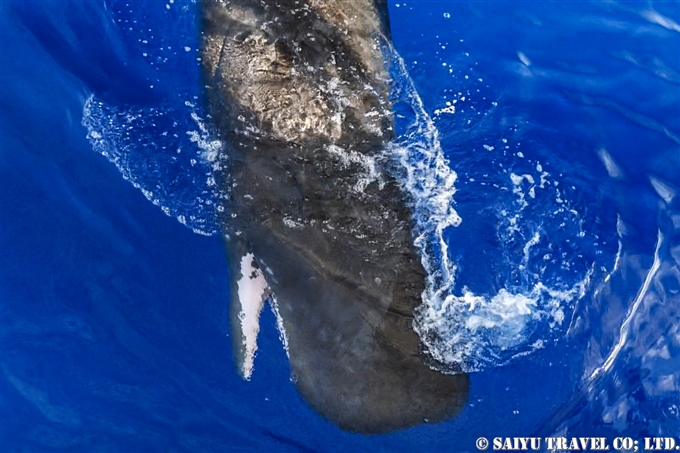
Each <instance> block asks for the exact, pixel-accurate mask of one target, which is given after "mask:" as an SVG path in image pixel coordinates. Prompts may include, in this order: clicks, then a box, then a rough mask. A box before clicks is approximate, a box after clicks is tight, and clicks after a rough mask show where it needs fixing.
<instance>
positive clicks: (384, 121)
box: [201, 0, 469, 433]
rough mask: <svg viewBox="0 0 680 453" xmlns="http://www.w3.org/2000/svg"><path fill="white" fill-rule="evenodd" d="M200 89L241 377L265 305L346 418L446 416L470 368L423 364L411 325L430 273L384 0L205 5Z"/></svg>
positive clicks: (317, 401)
mask: <svg viewBox="0 0 680 453" xmlns="http://www.w3.org/2000/svg"><path fill="white" fill-rule="evenodd" d="M202 10H203V18H202V20H203V24H202V33H203V35H202V48H201V59H202V64H203V71H204V80H205V90H206V100H207V104H208V107H209V111H210V115H211V118H212V121H213V123H214V125H215V127H216V129H217V130H218V131H219V133H220V135H221V137H222V138H223V140H224V142H225V143H226V144H227V150H226V153H225V154H226V160H225V162H226V171H225V172H224V175H223V177H222V184H223V185H224V187H225V189H226V192H227V193H228V200H227V201H226V202H225V213H226V214H225V219H224V224H225V233H226V235H227V236H228V239H227V241H226V244H227V253H228V261H229V264H230V273H231V277H232V281H233V282H232V285H231V305H230V311H231V319H232V336H233V338H234V350H235V356H236V359H237V362H238V366H239V369H240V371H241V374H242V375H243V376H244V377H245V378H249V377H250V375H251V373H252V369H253V360H254V355H255V351H256V348H257V343H256V337H257V332H258V330H259V325H258V321H257V320H258V316H259V313H260V311H261V310H262V306H263V304H264V303H265V300H266V299H269V300H270V301H272V302H273V303H274V306H275V307H276V311H277V313H278V317H279V319H280V323H281V330H282V332H283V333H284V337H285V338H284V340H285V342H286V343H287V350H288V354H289V359H290V365H291V372H292V378H293V381H294V382H295V385H296V387H297V389H298V391H299V392H300V393H301V395H302V396H303V398H304V399H305V400H306V401H307V402H308V403H309V404H310V406H312V407H313V408H314V409H315V410H316V411H317V412H318V413H319V414H321V415H322V416H323V417H325V418H326V419H328V420H330V421H331V422H333V423H335V424H336V425H338V426H339V427H340V428H343V429H346V430H350V431H354V432H359V433H382V432H388V431H391V430H395V429H403V428H407V427H410V426H414V425H417V424H420V423H423V422H437V421H442V420H445V419H448V418H450V417H453V416H455V415H456V414H458V413H459V412H460V410H461V408H462V407H463V406H464V404H465V402H466V400H467V394H468V388H469V378H468V376H467V375H466V374H456V375H450V374H442V373H440V372H437V371H434V370H432V369H430V368H429V367H428V366H427V365H426V364H425V363H424V360H423V355H422V354H421V352H420V340H419V338H418V336H417V334H416V333H415V331H414V330H413V326H412V324H413V311H414V308H415V307H417V306H418V305H419V304H420V303H421V301H422V293H423V291H424V289H425V277H426V276H425V270H424V268H423V266H422V264H421V261H420V257H419V254H418V251H417V250H416V248H415V246H414V245H413V237H412V230H413V225H414V224H413V222H414V221H413V217H412V215H411V213H410V210H409V203H410V200H409V198H408V195H407V194H406V193H405V192H404V191H403V190H402V187H401V185H400V183H399V181H398V180H397V178H396V177H395V176H393V172H391V171H390V165H391V164H390V162H389V159H385V158H384V155H385V153H384V151H385V146H386V144H387V143H389V142H390V140H392V139H393V138H394V136H395V132H394V123H393V114H392V111H391V106H390V102H389V93H390V78H389V74H388V70H387V68H386V66H385V63H384V57H383V54H382V52H381V42H386V41H388V40H389V39H390V38H391V37H390V31H389V17H388V14H387V4H386V0H352V1H349V0H347V1H344V0H222V1H219V0H205V1H204V2H203V6H202Z"/></svg>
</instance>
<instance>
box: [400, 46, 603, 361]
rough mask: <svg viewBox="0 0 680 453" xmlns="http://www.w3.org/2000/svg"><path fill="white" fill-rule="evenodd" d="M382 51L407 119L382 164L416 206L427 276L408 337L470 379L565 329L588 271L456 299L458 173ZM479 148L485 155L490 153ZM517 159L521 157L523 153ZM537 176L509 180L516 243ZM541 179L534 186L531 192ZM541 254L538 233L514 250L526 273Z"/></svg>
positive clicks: (406, 82)
mask: <svg viewBox="0 0 680 453" xmlns="http://www.w3.org/2000/svg"><path fill="white" fill-rule="evenodd" d="M387 47H388V50H387V54H388V55H389V56H390V57H391V60H390V62H391V63H392V70H393V72H395V73H396V75H395V83H396V85H397V86H396V88H395V92H396V94H395V95H394V98H395V99H394V101H393V102H394V103H395V105H396V106H397V107H405V108H401V109H400V110H399V111H400V112H402V111H407V112H408V113H409V114H411V115H412V119H411V117H408V118H409V119H410V120H411V124H409V126H408V127H407V130H406V131H405V133H403V134H402V136H401V137H399V138H398V139H397V140H396V141H395V143H394V144H393V145H392V147H390V149H389V152H390V155H389V156H388V157H391V158H392V159H396V160H397V161H398V162H399V163H400V164H401V168H403V177H402V180H403V184H404V187H405V189H406V190H407V191H408V192H409V193H410V194H411V196H412V199H413V200H414V206H413V212H414V217H415V219H416V227H415V234H416V238H415V245H416V246H417V247H418V248H419V250H420V252H421V257H422V263H423V266H424V268H425V270H426V272H427V282H426V289H425V292H424V293H423V303H422V304H421V305H420V306H419V307H418V308H417V310H416V313H415V321H414V329H415V330H416V332H417V333H418V335H419V337H420V339H421V341H422V344H423V346H424V349H425V352H426V353H427V354H428V355H429V356H430V357H431V358H432V359H434V362H433V363H432V364H431V366H433V367H434V368H436V369H439V370H440V371H445V372H460V371H464V372H470V371H477V370H481V369H483V368H485V367H488V366H500V365H503V364H506V363H509V362H510V361H512V360H514V359H516V358H518V357H521V356H525V355H527V354H531V353H533V351H535V350H537V349H540V348H543V347H545V344H546V343H547V342H548V341H550V340H552V338H553V336H554V335H557V333H553V331H554V332H561V331H563V330H564V329H565V327H564V324H565V321H566V319H567V312H568V306H569V304H571V303H573V302H574V301H575V300H577V299H579V298H581V297H582V296H583V295H584V294H585V290H586V287H587V286H588V284H589V279H590V275H591V273H592V268H591V269H590V270H588V271H587V272H585V275H581V277H580V278H579V279H576V281H575V282H573V281H572V283H568V284H567V283H562V284H559V283H556V282H555V283H554V284H553V285H552V287H548V286H546V285H545V284H543V282H542V281H541V280H540V275H541V274H540V273H538V274H536V275H533V274H532V275H531V280H532V281H533V283H532V284H530V285H529V286H520V287H517V288H514V289H512V288H509V287H507V288H500V289H499V290H498V291H497V292H496V294H491V295H481V294H475V293H474V292H472V291H471V290H469V289H468V288H464V289H463V291H462V293H461V294H459V295H456V294H454V287H455V277H456V271H457V269H456V265H455V263H454V262H453V260H452V259H451V258H450V257H449V253H448V244H447V242H446V240H445V235H446V234H445V232H446V231H447V230H448V229H449V228H451V227H456V226H458V225H460V223H461V218H460V216H459V215H458V213H457V212H456V211H455V209H454V207H453V203H454V195H455V193H456V188H455V182H456V173H455V172H454V171H453V170H452V169H451V168H450V167H449V165H448V162H447V160H446V159H445V157H444V152H443V150H442V148H441V145H440V141H439V133H438V131H437V129H436V127H435V125H434V124H433V122H432V119H431V118H430V117H429V115H428V114H427V112H426V111H425V109H424V107H423V104H422V101H421V99H420V97H419V96H418V93H417V92H416V90H415V88H414V86H413V82H412V81H411V79H410V77H409V76H408V74H407V72H406V68H405V65H404V63H403V60H402V59H401V58H400V57H399V56H398V55H396V53H395V52H394V51H393V49H391V48H389V46H387ZM461 100H462V99H461ZM407 108H408V109H410V111H409V110H407ZM437 112H438V113H441V112H439V111H437ZM503 143H507V139H504V140H503ZM483 145H486V146H484V147H485V149H487V150H493V149H494V148H493V147H492V146H491V145H488V144H483ZM517 156H518V157H524V155H523V154H522V153H521V152H518V153H517ZM535 169H536V171H537V172H538V175H537V177H536V178H535V177H534V176H533V175H532V174H529V173H521V174H519V173H509V177H510V181H509V182H510V183H511V187H510V188H511V190H512V192H513V193H514V194H515V195H516V196H517V201H518V205H519V207H513V208H512V209H513V212H514V214H506V216H503V218H506V219H507V221H508V224H507V226H508V230H507V231H505V232H503V234H504V235H509V236H513V235H514V236H516V239H517V238H522V237H524V235H525V234H527V233H529V232H527V231H525V229H526V228H525V227H524V226H523V225H520V220H521V215H520V214H521V213H522V211H523V210H524V209H525V208H526V207H527V206H529V200H531V202H532V203H537V202H539V200H538V196H537V195H538V194H537V192H536V190H537V189H538V188H546V187H547V184H546V183H547V182H548V177H549V175H550V174H549V173H548V172H547V171H545V170H544V168H543V165H541V164H540V163H536V164H535ZM539 177H540V186H537V184H536V181H537V180H538V178H539ZM550 187H552V186H550ZM554 190H555V191H557V189H554ZM547 193H548V192H546V194H547ZM525 194H526V195H528V198H526V196H525ZM544 198H545V196H544ZM533 199H536V201H534V200H533ZM558 214H559V215H563V216H564V217H565V218H566V217H568V216H572V215H573V216H576V217H578V213H577V212H575V211H574V212H570V211H567V210H565V209H562V208H560V209H559V210H557V212H555V213H554V216H557V215H558ZM513 221H514V224H513ZM576 225H579V223H578V222H576ZM577 237H578V236H577ZM539 247H540V249H539V250H537V251H536V253H537V254H538V256H540V257H542V256H544V255H545V254H546V253H545V251H544V250H548V249H549V247H550V244H546V245H544V244H543V243H542V236H541V234H540V233H539V232H538V231H537V230H535V231H533V232H530V233H529V235H528V238H527V239H524V246H521V245H520V250H521V252H522V253H521V255H519V257H518V258H519V259H521V260H522V263H523V265H524V267H525V268H527V267H528V265H529V261H530V260H529V257H530V256H529V255H530V253H532V254H533V250H534V248H539ZM541 263H545V260H541ZM562 264H564V263H562ZM543 266H544V267H545V266H546V265H545V264H543ZM524 272H525V273H528V270H525V271H524ZM546 330H547V332H546Z"/></svg>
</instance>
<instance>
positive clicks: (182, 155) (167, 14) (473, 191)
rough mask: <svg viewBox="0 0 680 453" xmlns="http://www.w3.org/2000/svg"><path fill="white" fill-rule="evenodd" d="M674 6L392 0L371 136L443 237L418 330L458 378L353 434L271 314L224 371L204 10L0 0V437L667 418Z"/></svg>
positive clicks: (290, 435)
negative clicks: (332, 418)
mask: <svg viewBox="0 0 680 453" xmlns="http://www.w3.org/2000/svg"><path fill="white" fill-rule="evenodd" d="M679 6H680V4H679V3H678V2H663V1H651V2H644V3H642V2H614V1H607V2H585V1H584V2H547V1H542V2H458V1H440V2H431V1H428V2H424V1H419V2H409V1H407V2H405V3H401V2H395V1H391V2H390V5H389V7H390V19H391V26H392V34H393V41H394V49H393V50H389V51H386V53H387V54H388V59H389V60H390V61H389V63H390V64H391V68H392V70H393V75H394V78H395V93H394V104H395V113H396V115H397V121H398V127H399V132H400V137H399V138H398V140H397V141H396V143H394V144H393V147H392V148H390V149H391V150H392V151H393V153H394V154H395V156H401V157H400V158H401V159H402V161H403V164H404V168H406V169H407V170H408V171H406V172H405V173H406V175H407V176H405V178H404V184H405V186H406V187H407V189H408V190H410V191H411V192H412V193H413V194H414V195H415V198H416V206H415V207H414V212H415V213H416V216H417V217H418V221H419V225H420V226H421V232H422V234H423V241H424V242H427V243H428V244H430V245H432V244H433V246H432V247H431V248H428V250H434V251H433V252H432V256H430V257H429V259H430V260H429V261H428V263H430V264H431V266H432V267H431V269H430V270H431V280H430V282H429V283H430V284H429V286H428V294H427V297H426V302H425V303H424V304H423V306H422V307H421V310H420V316H419V318H418V322H417V326H416V328H417V329H418V331H419V333H421V334H423V336H424V337H425V338H427V339H428V341H427V342H426V344H425V348H426V350H427V352H428V354H429V355H430V356H431V357H432V358H433V360H434V362H433V366H438V367H440V369H444V370H446V369H447V365H450V364H451V363H458V362H460V361H463V363H464V364H465V366H466V368H467V369H469V370H470V371H471V374H470V377H471V393H470V397H469V401H468V404H467V406H466V407H465V409H464V410H463V412H462V413H461V415H460V416H459V417H457V418H456V419H453V420H450V421H447V422H444V423H439V424H435V425H427V424H425V425H422V426H418V427H415V428H412V429H409V430H404V431H400V432H395V433H391V434H388V435H382V436H361V435H356V434H351V433H346V432H343V431H340V430H339V429H337V428H336V427H334V426H333V425H331V424H330V423H328V422H326V421H325V420H323V419H322V418H321V417H320V416H319V415H317V414H316V413H314V412H313V411H312V410H311V409H310V408H309V407H308V406H307V405H306V404H305V403H304V401H303V400H302V399H301V398H300V396H299V395H298V394H297V392H296V391H295V388H294V385H293V383H292V382H291V381H290V377H289V372H290V369H289V366H288V362H287V358H286V353H285V351H284V349H283V348H282V347H281V344H280V342H279V333H278V331H277V329H276V319H275V317H274V315H273V314H272V313H271V312H270V311H265V312H264V313H263V319H262V329H261V333H260V339H259V351H258V356H257V358H256V361H255V370H254V374H253V377H252V380H251V381H249V382H245V381H243V380H242V379H241V378H239V377H238V374H237V372H236V369H235V367H234V365H233V359H232V356H231V354H232V353H231V340H230V338H229V335H230V327H229V323H228V316H227V312H228V292H229V281H228V275H227V263H226V257H225V252H224V244H223V242H222V239H221V237H220V234H219V231H220V230H219V228H220V226H219V224H217V222H216V221H215V219H216V218H217V216H218V212H219V210H220V203H219V200H220V197H222V196H224V194H223V193H221V191H220V188H219V187H216V184H215V179H214V178H213V176H212V175H213V172H214V171H215V170H217V168H216V167H215V166H216V165H218V160H217V159H216V154H217V153H219V152H220V151H221V150H222V149H223V148H222V147H223V144H221V143H220V142H219V140H217V139H216V138H215V135H214V133H213V132H212V131H211V130H210V124H209V121H207V115H206V114H205V111H204V109H203V106H202V102H201V88H202V87H201V82H200V71H199V70H200V66H199V65H200V62H199V61H198V58H200V56H199V54H198V47H199V37H198V31H197V15H198V8H199V5H198V4H196V3H192V2H184V1H179V0H176V1H170V0H168V1H167V2H139V3H138V2H127V3H126V2H125V1H108V2H94V1H92V2H87V1H50V2H47V1H4V2H2V3H0V15H1V20H2V22H1V24H2V25H1V27H0V36H1V42H0V46H1V47H0V48H1V52H2V54H1V55H0V58H1V60H0V61H1V63H0V65H1V66H0V71H1V77H2V79H1V80H2V85H1V88H2V93H1V104H0V114H1V117H0V120H1V125H0V126H1V136H0V140H1V142H0V146H1V150H2V155H1V157H0V158H1V159H2V160H1V162H2V165H1V166H0V171H1V172H2V173H1V175H0V177H1V179H0V184H1V190H2V192H1V198H0V199H1V201H2V205H1V209H2V211H1V220H2V223H1V228H2V232H1V237H0V240H1V241H2V242H1V244H2V249H1V250H2V256H1V259H2V261H1V268H0V291H2V292H1V293H0V297H1V299H0V310H1V311H0V316H1V318H0V328H1V332H0V339H1V343H0V354H1V356H0V368H1V369H2V376H1V377H0V383H1V384H0V385H1V393H0V394H1V395H2V397H1V398H2V399H1V401H0V411H1V412H0V417H1V421H0V448H1V449H2V451H3V452H4V451H95V450H106V451H220V452H222V451H239V450H242V451H295V452H297V451H320V452H321V451H323V452H332V451H338V452H346V451H390V452H391V451H395V452H396V451H404V452H413V451H433V452H434V451H476V447H475V440H476V439H477V438H478V437H480V436H484V437H488V438H492V437H496V436H532V435H539V436H543V437H545V436H553V435H558V434H559V435H564V436H605V437H607V438H609V439H612V438H614V437H619V436H630V437H632V438H633V439H642V438H643V437H644V436H662V435H663V436H680V204H679V203H680V198H679V197H678V191H679V190H680V25H679V24H680V7H679ZM421 164H422V165H421ZM461 345H465V346H464V347H461Z"/></svg>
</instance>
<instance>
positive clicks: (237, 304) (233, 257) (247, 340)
mask: <svg viewBox="0 0 680 453" xmlns="http://www.w3.org/2000/svg"><path fill="white" fill-rule="evenodd" d="M227 243H228V249H229V267H230V272H231V303H230V309H229V312H230V318H231V330H232V338H233V342H234V357H235V359H236V364H237V366H238V368H239V371H240V373H241V376H242V377H243V378H244V379H246V380H249V379H250V376H251V375H252V373H253V364H254V360H255V353H256V352H257V335H258V333H259V332H260V313H261V312H262V308H263V307H264V303H265V301H266V300H267V298H269V297H270V290H269V285H268V284H267V281H266V279H265V277H264V274H263V273H262V269H261V268H260V266H259V265H258V264H257V261H256V259H255V256H254V255H253V253H252V252H251V251H250V249H249V248H248V246H247V244H246V243H245V241H243V240H241V239H239V238H234V237H232V238H230V239H228V240H227Z"/></svg>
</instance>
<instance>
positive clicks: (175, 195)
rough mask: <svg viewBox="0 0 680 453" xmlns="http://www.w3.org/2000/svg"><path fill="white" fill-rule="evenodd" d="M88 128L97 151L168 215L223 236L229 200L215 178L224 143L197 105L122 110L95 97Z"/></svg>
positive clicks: (86, 114)
mask: <svg viewBox="0 0 680 453" xmlns="http://www.w3.org/2000/svg"><path fill="white" fill-rule="evenodd" d="M82 124H83V126H85V127H86V128H87V139H88V140H89V141H90V144H91V145H92V148H93V149H94V150H95V151H97V152H99V153H101V154H102V155H103V156H105V157H106V158H107V159H109V161H111V162H112V163H113V164H115V165H116V167H118V170H119V171H120V172H121V174H122V175H123V178H124V179H126V180H128V181H130V182H131V183H132V185H133V186H135V187H136V188H138V189H139V190H140V191H141V192H142V193H143V194H144V196H145V197H146V198H147V199H148V200H149V201H151V202H152V203H153V204H155V205H157V206H159V207H160V208H161V209H162V211H163V212H164V213H165V214H167V215H168V216H170V217H174V218H176V219H177V220H178V221H179V222H180V223H182V224H183V225H186V226H188V227H189V228H191V229H192V230H193V231H194V232H196V233H198V234H204V235H211V234H214V233H216V232H218V231H219V229H218V227H217V224H216V219H217V215H218V213H219V212H220V210H221V209H223V208H222V207H221V204H220V203H219V201H218V200H219V199H220V198H221V197H222V196H223V195H222V191H221V190H218V187H217V184H216V178H215V176H214V175H215V173H216V172H217V171H219V169H220V167H221V165H222V161H221V159H220V156H221V154H222V153H221V150H222V142H220V141H219V140H217V139H215V138H214V136H213V135H212V134H211V133H210V131H209V130H208V127H207V126H206V125H205V123H204V121H203V120H202V119H201V118H200V116H199V115H198V114H197V113H196V108H195V106H194V104H192V103H191V102H189V101H185V102H183V103H181V104H179V105H174V106H154V107H146V108H137V107H117V106H113V105H110V104H107V103H105V102H103V101H101V100H99V99H97V98H96V97H94V95H92V96H90V97H89V98H88V99H87V101H86V102H85V105H84V107H83V119H82Z"/></svg>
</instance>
